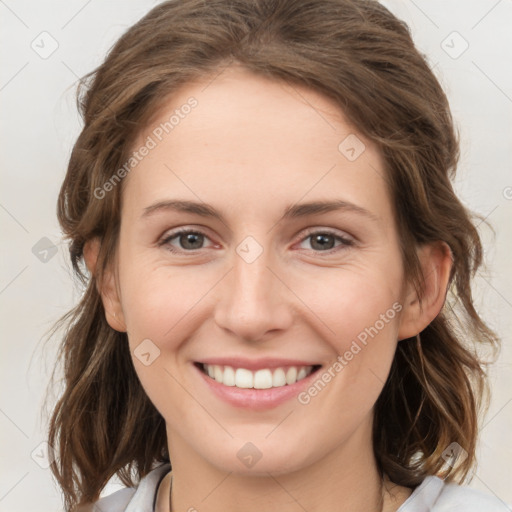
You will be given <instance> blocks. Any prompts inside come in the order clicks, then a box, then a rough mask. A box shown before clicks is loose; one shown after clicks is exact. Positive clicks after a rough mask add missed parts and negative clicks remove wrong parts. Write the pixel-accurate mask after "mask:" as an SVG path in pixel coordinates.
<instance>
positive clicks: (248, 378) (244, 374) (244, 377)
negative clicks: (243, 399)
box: [215, 366, 254, 388]
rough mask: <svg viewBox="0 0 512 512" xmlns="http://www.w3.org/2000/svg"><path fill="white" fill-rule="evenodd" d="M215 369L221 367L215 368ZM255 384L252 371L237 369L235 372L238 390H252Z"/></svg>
mask: <svg viewBox="0 0 512 512" xmlns="http://www.w3.org/2000/svg"><path fill="white" fill-rule="evenodd" d="M215 368H221V367H220V366H215ZM221 371H222V370H221ZM253 383H254V378H253V375H252V372H251V371H250V370H246V369H245V368H237V370H236V372H235V386H236V387H237V388H252V387H253Z"/></svg>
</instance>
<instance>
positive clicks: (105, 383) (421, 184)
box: [49, 0, 498, 509]
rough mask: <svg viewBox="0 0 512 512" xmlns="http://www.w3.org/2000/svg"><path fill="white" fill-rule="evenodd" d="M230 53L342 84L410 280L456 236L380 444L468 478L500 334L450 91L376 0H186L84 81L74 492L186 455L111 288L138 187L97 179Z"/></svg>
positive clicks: (65, 417)
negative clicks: (90, 261) (135, 358)
mask: <svg viewBox="0 0 512 512" xmlns="http://www.w3.org/2000/svg"><path fill="white" fill-rule="evenodd" d="M230 63H236V64H238V65H241V66H243V67H245V68H247V69H248V70H250V71H252V72H254V73H257V74H259V75H260V76H265V77H267V78H269V79H272V80H282V81H285V82H287V83H290V84H297V85H302V86H307V87H309V88H311V89H313V90H316V91H318V92H320V93H322V94H324V95H325V96H326V97H328V98H330V99H331V100H332V101H334V102H335V103H336V104H337V105H339V107H340V108H341V109H342V110H343V112H344V114H345V116H346V117H347V119H348V120H349V121H350V122H351V123H352V124H353V125H354V126H355V127H356V129H357V130H359V131H360V133H361V134H363V135H364V136H366V137H368V138H369V139H370V140H372V141H374V142H375V143H376V144H377V146H378V147H379V149H380V151H381V152H382V155H383V157H384V161H385V165H386V180H387V183H388V186H389V191H390V194H391V198H392V201H393V203H394V207H395V217H396V223H397V228H398V232H399V235H400V240H401V250H402V255H403V264H404V268H405V272H406V276H407V278H409V279H410V280H411V282H414V283H415V285H416V288H417V290H418V292H419V293H420V294H421V289H422V287H421V283H422V275H421V270H420V266H419V262H418V259H417V256H416V249H417V248H418V246H420V245H421V244H424V243H428V242H432V241H439V240H441V241H444V242H446V244H447V245H448V246H449V247H450V249H451V251H452V255H453V268H452V273H451V277H450V289H449V295H448V297H449V300H448V301H447V303H446V304H445V306H444V308H443V310H442V311H441V313H440V314H439V315H438V316H437V318H436V319H435V320H434V321H433V322H432V323H431V324H430V325H429V326H428V327H427V328H426V329H425V330H424V331H423V332H422V333H421V335H420V337H417V338H416V339H415V338H411V339H408V340H403V341H401V342H400V343H399V344H398V348H397V351H396V355H395V358H394V361H393V364H392V368H391V372H390V375H389V378H388V380H387V382H386V384H385V386H384V389H383V391H382V393H381V395H380V397H379V399H378V401H377V403H376V406H375V420H374V451H375V455H376V459H377V462H378V465H379V468H380V470H381V471H382V472H385V473H386V474H387V475H388V476H389V477H390V479H391V480H392V481H394V482H395V483H397V484H400V485H405V486H415V485H417V484H419V483H420V482H421V481H422V480H423V478H424V477H425V476H426V475H431V474H438V475H441V476H443V477H445V478H446V479H447V480H457V481H462V480H464V478H465V477H466V476H467V475H468V472H469V470H470V469H471V467H472V465H473V463H474V458H475V445H476V439H477V420H478V411H479V407H480V405H481V402H482V400H481V399H482V396H483V392H484V391H485V390H486V379H485V372H484V370H483V368H484V366H483V365H484V363H483V362H482V361H481V360H480V358H479V356H478V355H477V354H476V353H475V352H474V350H475V347H480V346H484V347H485V346H487V347H491V348H492V347H497V346H498V340H497V338H496V336H495V335H494V333H493V332H492V331H491V330H490V329H489V328H488V327H487V326H486V324H485V323H484V322H483V321H482V320H481V318H480V317H479V315H478V313H477V312H476V311H475V309H474V306H473V302H472V296H471V288H470V282H471V278H472V277H473V275H474V273H475V271H476V270H477V269H478V267H479V266H480V264H481V262H482V246H481V242H480V238H479V235H478V233H477V230H476V228H475V226H474V224H473V222H472V220H471V217H470V214H469V212H468V211H467V209H466V208H465V207H464V206H463V205H462V204H461V202H460V201H459V200H458V198H457V197H456V195H455V193H454V191H453V189H452V185H451V183H450V178H452V177H453V175H454V173H455V169H456V165H457V161H458V156H459V154H458V152H459V145H458V138H457V135H456V133H455V130H454V126H453V121H452V117H451V114H450V109H449V105H448V102H447V99H446V96H445V94H444V93H443V90H442V88H441V86H440V85H439V83H438V81H437V79H436V78H435V76H434V75H433V73H432V71H431V70H430V69H429V67H428V65H427V63H426V60H425V58H424V57H423V56H422V55H421V54H420V53H419V52H418V50H417V49H416V48H415V46H414V44H413V41H412V39H411V35H410V33H409V29H408V27H407V26H406V25H405V23H403V22H402V21H400V20H398V19H397V18H396V17H395V16H393V15H392V14H391V13H390V12H389V11H388V10H387V9H386V8H384V7H383V6H381V5H380V4H379V3H377V2H376V1H372V0H301V1H300V2H292V1H289V0H208V1H204V0H180V1H169V2H164V3H162V4H160V5H158V6H157V7H155V8H154V9H153V10H151V12H149V13H148V14H147V15H146V16H145V17H144V18H143V19H141V20H140V21H139V22H138V23H137V24H135V25H134V26H133V27H131V28H130V29H129V30H128V31H127V32H126V33H125V34H124V35H123V36H122V37H121V38H120V39H119V41H118V42H117V43H116V44H115V46H114V47H113V48H112V49H111V50H110V52H109V54H108V56H107V58H106V60H105V62H104V63H103V64H102V65H101V66H99V67H98V68H97V69H96V70H95V71H94V72H92V73H90V74H88V75H87V76H86V77H85V78H84V80H83V81H82V83H81V84H80V87H79V92H78V99H79V100H78V104H79V108H80V111H81V114H82V116H83V119H84V127H83V130H82V132H81V133H80V136H79V137H78V140H77V141H76V144H75V146H74V148H73V151H72V154H71V158H70V161H69V167H68V170H67V175H66V177H65V180H64V183H63V185H62V189H61V192H60V196H59V202H58V218H59V221H60V224H61V226H62V229H63V231H64V233H65V235H66V237H67V238H68V239H69V240H70V254H71V261H72V264H73V267H74V269H75V271H76V273H77V274H78V275H79V276H80V278H81V279H82V280H83V282H84V283H85V284H86V287H87V288H86V291H85V294H84V296H83V297H82V299H81V301H80V303H79V304H78V305H77V306H76V308H75V309H74V310H72V311H71V312H70V313H68V315H66V317H64V319H63V324H64V325H66V327H67V328H66V332H65V335H64V338H63V341H62V345H61V351H60V355H61V358H62V360H63V363H64V365H63V366H64V376H65V389H64V392H63V395H62V397H61V398H60V400H59V401H58V403H57V404H56V406H55V409H54V412H53V416H52V418H51V421H50V429H49V443H50V444H51V445H52V446H54V447H55V448H56V453H57V455H58V459H57V461H56V462H55V463H54V464H53V465H52V471H53V473H54V475H55V477H56V478H57V480H58V482H59V484H60V485H61V487H62V489H63V492H64V496H65V501H66V506H67V507H68V508H69V509H72V508H74V507H75V506H76V505H77V504H81V503H86V502H91V501H95V500H97V499H98V497H99V493H100V491H101V490H102V488H103V487H104V486H105V484H106V483H107V481H108V480H109V479H110V478H111V477H112V476H113V475H114V474H117V475H118V476H119V477H120V478H121V480H122V481H123V482H124V483H125V484H126V485H133V484H134V483H135V482H136V481H137V480H138V479H140V478H141V477H142V476H144V475H145V474H146V473H148V471H150V470H151V469H152V467H153V466H154V464H155V463H157V462H162V461H167V460H168V452H167V445H166V434H165V424H164V420H163V418H162V417H161V415H160V414H159V413H158V412H157V410H156V409H155V407H154V406H153V405H152V403H151V402H150V400H149V398H148V397H147V396H146V394H145V392H144V391H143V389H142V387H141V385H140V383H139V380H138V378H137V375H136V373H135V370H134V367H133V364H132V361H131V357H130V353H129V348H128V343H127V338H126V334H125V333H119V332H116V331H114V330H113V329H111V328H110V327H109V325H108V324H107V322H106V320H105V312H104V309H103V305H102V302H101V299H100V296H99V293H98V286H99V284H100V283H101V279H102V272H104V270H105V268H106V265H108V264H109V262H112V261H113V257H114V255H115V250H116V245H117V236H118V229H119V224H120V202H121V191H122V186H117V187H114V188H113V190H112V191H111V192H109V193H108V194H106V195H105V197H102V198H98V197H96V196H97V194H95V190H97V189H98V187H100V188H101V187H102V186H103V185H104V184H105V182H106V181H108V180H109V179H111V177H112V176H113V174H114V173H115V172H116V170H118V169H119V168H120V167H121V166H122V165H123V163H124V162H125V161H126V159H127V157H128V156H129V151H130V149H131V145H132V144H133V143H134V141H135V138H136V137H137V135H138V134H139V133H140V132H141V129H142V128H143V127H144V126H146V125H147V123H148V121H149V120H150V118H151V117H152V116H154V115H155V113H157V112H158V110H159V108H160V106H162V105H163V104H164V103H165V102H166V100H167V99H168V97H169V95H171V94H172V93H173V92H174V91H176V90H177V89H178V88H179V87H181V86H183V85H186V84H187V83H189V82H190V81H192V80H195V79H198V78H205V77H206V76H209V75H211V76H213V75H214V73H218V72H219V71H220V70H222V68H223V67H224V66H227V65H229V64H230ZM121 185H122V184H121ZM94 237H98V238H99V239H100V240H101V247H100V253H99V258H98V264H97V271H96V272H95V274H94V275H92V276H86V275H85V274H84V273H83V272H82V269H81V264H82V261H83V260H82V256H83V254H82V253H83V248H84V244H85V242H86V241H88V240H91V239H92V238H94ZM452 299H453V300H452ZM451 300H452V302H454V305H453V306H452V305H450V301H451ZM454 442H456V443H458V444H459V445H460V446H461V447H462V448H463V449H464V450H465V451H466V452H467V454H468V457H467V458H466V459H465V460H463V458H459V459H458V460H457V461H456V463H455V464H453V465H447V464H445V461H444V459H443V457H442V452H443V450H444V449H445V448H446V447H447V446H448V445H450V444H451V443H454Z"/></svg>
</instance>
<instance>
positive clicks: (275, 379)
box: [272, 368, 286, 388]
mask: <svg viewBox="0 0 512 512" xmlns="http://www.w3.org/2000/svg"><path fill="white" fill-rule="evenodd" d="M284 385H286V375H285V374H284V370H283V369H282V368H278V369H277V370H276V371H275V372H274V375H272V386H273V387H275V388H280V387H281V386H284Z"/></svg>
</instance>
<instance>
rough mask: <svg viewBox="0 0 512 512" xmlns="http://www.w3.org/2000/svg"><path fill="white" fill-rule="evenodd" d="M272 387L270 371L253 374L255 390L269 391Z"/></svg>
mask: <svg viewBox="0 0 512 512" xmlns="http://www.w3.org/2000/svg"><path fill="white" fill-rule="evenodd" d="M271 387H272V372H271V371H270V370H258V371H257V372H256V373H255V374H254V388H255V389H269V388H271Z"/></svg>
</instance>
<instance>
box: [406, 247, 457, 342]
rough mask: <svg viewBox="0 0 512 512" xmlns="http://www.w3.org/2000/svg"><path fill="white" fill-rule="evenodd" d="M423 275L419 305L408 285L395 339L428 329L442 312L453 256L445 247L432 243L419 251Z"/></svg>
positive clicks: (408, 336) (414, 291) (410, 286)
mask: <svg viewBox="0 0 512 512" xmlns="http://www.w3.org/2000/svg"><path fill="white" fill-rule="evenodd" d="M418 258H419V260H420V264H421V269H422V272H423V276H424V280H425V282H424V291H423V296H422V299H421V302H420V299H419V297H418V294H417V293H416V290H415V289H414V286H413V285H412V283H411V284H409V285H407V293H406V297H407V298H406V300H405V301H404V308H403V310H402V315H401V318H400V327H399V330H398V340H403V339H406V338H412V337H414V336H416V335H417V334H419V333H420V332H421V331H422V330H423V329H425V327H427V326H428V325H429V324H430V323H431V322H432V320H434V318H435V317H436V316H437V315H438V314H439V312H440V311H441V309H442V307H443V305H444V302H445V299H446V294H447V291H448V281H449V279H450V273H451V269H452V265H453V256H452V252H451V250H450V248H449V247H448V244H446V243H445V242H433V243H430V244H426V245H423V246H422V247H421V248H420V249H419V250H418Z"/></svg>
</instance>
